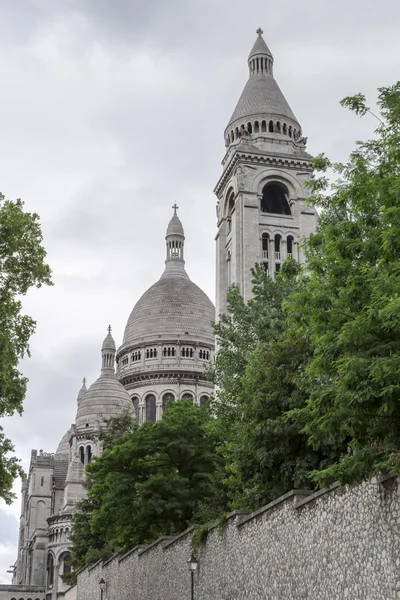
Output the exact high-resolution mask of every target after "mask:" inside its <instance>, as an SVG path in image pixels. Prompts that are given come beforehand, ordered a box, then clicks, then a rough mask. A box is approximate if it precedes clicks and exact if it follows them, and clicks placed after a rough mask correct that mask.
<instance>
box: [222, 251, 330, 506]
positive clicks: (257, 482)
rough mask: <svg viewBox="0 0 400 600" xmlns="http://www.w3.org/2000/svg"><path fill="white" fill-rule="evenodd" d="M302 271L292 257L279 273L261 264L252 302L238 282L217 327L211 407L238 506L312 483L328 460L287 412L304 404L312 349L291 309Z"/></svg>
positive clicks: (256, 503) (258, 502) (233, 501)
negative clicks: (291, 321) (292, 324)
mask: <svg viewBox="0 0 400 600" xmlns="http://www.w3.org/2000/svg"><path fill="white" fill-rule="evenodd" d="M299 274H300V267H299V265H298V264H297V263H295V261H293V260H292V259H289V260H288V261H287V262H286V263H285V264H284V265H283V267H282V271H281V272H280V274H279V275H277V277H276V278H275V280H272V279H270V278H269V277H268V276H267V275H266V274H265V272H264V269H263V268H262V266H261V265H256V268H255V269H254V271H253V276H254V279H253V286H254V287H253V298H252V299H251V300H249V302H247V303H245V302H244V301H243V299H242V297H241V296H240V295H239V293H238V291H237V289H236V288H233V289H231V290H230V291H229V293H228V309H227V312H226V314H224V315H222V316H221V319H220V321H219V322H218V324H217V325H216V327H215V330H216V334H217V340H218V345H219V353H218V355H217V357H216V361H215V379H216V383H217V386H218V388H217V390H218V391H217V392H216V395H215V399H214V401H213V403H212V409H213V410H214V412H215V414H216V415H217V416H218V419H217V421H218V424H219V427H220V429H221V437H222V436H223V433H222V432H224V433H225V439H226V444H225V445H224V446H222V447H221V451H222V452H223V454H224V456H225V459H226V462H227V468H228V469H229V472H230V475H229V477H228V480H227V483H228V487H229V492H230V497H231V507H232V508H245V507H246V508H258V507H259V506H261V505H263V504H265V503H266V502H269V501H271V500H273V499H274V498H276V497H278V496H280V495H281V494H283V493H285V492H287V491H289V490H291V489H293V488H295V487H304V486H307V487H310V485H311V483H312V482H311V479H310V476H309V473H310V471H311V470H312V469H315V468H316V467H319V466H320V464H326V461H329V455H326V454H325V452H324V451H323V450H322V449H318V450H314V449H313V448H311V447H309V446H308V444H307V437H306V435H305V434H304V433H302V432H301V429H302V428H303V426H304V423H303V424H302V423H301V420H300V419H297V420H296V421H293V420H290V419H288V418H287V416H286V413H287V411H289V410H291V409H293V408H302V407H303V406H304V405H305V401H306V399H307V393H308V390H307V388H306V387H305V385H304V381H303V371H304V368H305V365H306V364H307V361H308V359H309V357H310V355H311V353H312V347H311V344H310V340H309V338H308V336H307V335H304V334H302V335H298V333H297V332H296V331H294V329H292V331H290V332H288V326H287V317H286V314H285V310H284V306H285V302H286V301H287V299H288V298H289V297H290V294H291V293H293V292H294V291H295V290H297V289H298V287H299V285H300V284H299ZM329 452H330V450H329Z"/></svg>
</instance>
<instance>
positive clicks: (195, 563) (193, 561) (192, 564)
mask: <svg viewBox="0 0 400 600" xmlns="http://www.w3.org/2000/svg"><path fill="white" fill-rule="evenodd" d="M198 564H199V561H198V560H197V558H196V557H195V556H193V554H192V556H191V557H190V558H189V560H188V567H189V571H196V570H197V566H198Z"/></svg>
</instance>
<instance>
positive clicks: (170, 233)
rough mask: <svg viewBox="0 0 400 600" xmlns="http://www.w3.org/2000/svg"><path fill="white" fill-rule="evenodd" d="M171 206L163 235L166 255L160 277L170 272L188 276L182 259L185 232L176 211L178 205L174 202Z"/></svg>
mask: <svg viewBox="0 0 400 600" xmlns="http://www.w3.org/2000/svg"><path fill="white" fill-rule="evenodd" d="M172 208H173V210H174V214H173V215H172V219H171V220H170V222H169V224H168V227H167V234H166V236H165V241H166V251H167V256H166V260H165V271H164V273H163V275H162V277H165V276H168V275H171V274H173V275H182V276H184V277H188V275H187V273H186V271H185V259H184V246H185V233H184V231H183V227H182V223H181V221H180V219H179V217H178V215H177V212H176V211H177V210H178V208H179V206H177V204H176V202H175V204H174V205H173V207H172Z"/></svg>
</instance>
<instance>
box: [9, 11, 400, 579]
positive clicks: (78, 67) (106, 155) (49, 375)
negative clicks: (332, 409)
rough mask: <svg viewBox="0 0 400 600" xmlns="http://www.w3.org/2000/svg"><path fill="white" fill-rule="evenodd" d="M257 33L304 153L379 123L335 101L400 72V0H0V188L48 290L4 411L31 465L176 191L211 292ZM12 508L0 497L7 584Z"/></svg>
mask: <svg viewBox="0 0 400 600" xmlns="http://www.w3.org/2000/svg"><path fill="white" fill-rule="evenodd" d="M247 7H248V9H249V10H248V11H247V12H246V8H247ZM259 26H261V27H262V28H263V29H264V37H265V40H266V42H267V44H268V45H269V47H270V49H271V51H272V53H273V55H274V59H275V66H274V71H275V77H276V79H277V81H278V83H279V85H280V87H281V88H282V90H283V92H284V94H285V96H286V98H287V100H288V101H289V103H290V105H291V107H292V109H293V111H294V113H295V114H296V116H297V118H298V119H299V121H300V123H301V125H302V127H303V131H304V135H306V136H308V140H309V143H308V150H309V151H310V152H311V153H312V154H316V153H319V152H322V151H325V152H326V153H327V154H328V155H329V156H330V157H331V158H332V159H334V160H345V159H346V157H347V155H348V153H349V151H350V150H351V148H352V147H353V143H354V140H356V139H363V138H366V137H369V136H370V135H371V134H372V131H373V129H374V127H375V125H376V123H375V122H374V121H373V119H372V117H368V118H365V119H364V120H360V119H358V118H357V117H355V116H353V115H351V114H349V113H346V111H345V110H344V109H341V108H340V106H339V104H338V102H339V100H340V99H341V98H342V97H344V96H346V95H350V94H353V93H356V92H363V93H365V94H366V95H367V97H368V98H369V100H370V101H371V103H374V101H375V98H376V89H377V88H378V87H380V86H386V85H391V84H394V83H395V82H396V81H397V80H398V79H399V78H400V2H399V1H398V0H381V1H380V2H379V3H376V1H373V0H336V1H335V2H324V1H322V0H303V2H298V1H297V0H280V2H271V1H268V0H253V1H252V2H251V3H245V2H243V1H241V0H190V1H189V0H169V1H168V2H167V1H166V0H147V1H146V2H144V1H140V0H0V191H1V192H2V193H4V194H5V195H6V196H7V197H8V198H11V199H15V198H17V197H21V198H22V199H23V200H24V201H25V203H26V208H27V209H29V210H31V211H36V212H38V213H39V214H40V216H41V220H42V226H43V233H44V240H45V246H46V248H47V251H48V260H49V262H50V265H51V268H52V270H53V279H54V283H55V285H54V287H52V288H49V289H40V290H35V291H34V292H32V293H30V294H29V296H28V297H27V298H26V302H25V307H24V308H25V310H26V312H27V313H28V314H30V315H31V316H33V317H34V318H35V319H36V320H37V333H36V334H35V336H34V338H33V339H32V343H31V350H32V358H31V359H29V360H28V361H24V364H23V371H24V374H26V375H27V376H28V377H29V380H30V382H29V388H28V394H27V398H26V401H25V412H24V415H23V416H22V417H19V416H15V417H12V418H9V419H6V420H4V421H3V426H4V428H5V431H6V433H7V434H8V435H9V436H10V437H11V438H12V439H13V440H14V442H15V446H16V452H17V454H18V456H20V457H21V458H22V460H23V466H24V468H25V469H27V468H28V465H29V457H30V450H31V448H37V449H40V448H42V449H43V450H44V451H48V452H54V451H55V449H56V447H57V444H58V441H59V440H60V438H61V437H62V435H63V434H64V433H65V431H66V430H67V429H68V428H69V426H70V423H71V422H72V421H73V420H74V416H75V408H76V396H77V393H78V390H79V388H80V385H81V380H82V378H83V377H84V376H86V377H87V379H88V382H89V383H92V382H93V381H94V380H95V379H96V378H97V376H98V373H99V369H100V347H101V342H102V340H103V338H104V337H105V334H106V328H107V326H108V324H109V323H111V325H112V327H113V334H114V336H115V339H116V343H117V345H119V344H120V343H121V340H122V335H123V330H124V327H125V323H126V321H127V319H128V316H129V313H130V311H131V310H132V308H133V306H134V304H135V303H136V301H137V300H138V299H139V297H140V296H141V294H142V293H143V292H144V291H145V290H146V289H147V288H148V287H149V286H150V285H151V284H152V283H154V282H155V281H156V280H157V279H158V278H159V276H160V274H161V272H162V270H163V265H164V235H165V229H166V226H167V224H168V221H169V219H170V217H171V214H172V209H171V206H172V204H173V203H174V202H175V201H176V202H177V203H178V205H179V207H180V209H179V216H180V218H181V220H182V222H183V225H184V228H185V233H186V266H187V270H188V273H189V275H190V276H191V278H192V279H193V280H194V281H195V282H196V283H197V284H198V285H200V286H201V287H202V288H203V289H204V290H205V291H206V292H207V294H208V295H209V296H210V298H211V299H212V300H214V277H215V274H214V236H215V233H216V219H215V198H214V196H213V188H214V185H215V183H216V182H217V179H218V177H219V175H220V173H221V166H220V162H221V159H222V157H223V154H224V139H223V131H224V128H225V126H226V124H227V122H228V120H229V118H230V116H231V113H232V112H233V109H234V107H235V104H236V102H237V100H238V98H239V95H240V93H241V91H242V89H243V87H244V85H245V82H246V80H247V62H246V59H247V55H248V53H249V51H250V49H251V47H252V45H253V43H254V40H255V38H256V34H255V31H256V29H257V27H259ZM19 487H20V484H19V482H18V483H17V484H16V486H15V489H16V491H17V492H19ZM18 514H19V501H17V502H16V503H15V504H14V505H13V506H11V507H6V506H4V504H1V505H0V583H1V582H4V583H5V582H8V581H9V576H8V575H6V573H5V571H6V569H7V568H8V567H9V565H11V564H13V562H14V560H15V558H16V542H17V518H16V517H17V516H18Z"/></svg>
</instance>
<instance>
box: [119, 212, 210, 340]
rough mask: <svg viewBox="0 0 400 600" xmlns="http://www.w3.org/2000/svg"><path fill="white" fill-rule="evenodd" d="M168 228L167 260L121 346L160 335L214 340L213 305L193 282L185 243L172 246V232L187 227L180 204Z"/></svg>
mask: <svg viewBox="0 0 400 600" xmlns="http://www.w3.org/2000/svg"><path fill="white" fill-rule="evenodd" d="M173 208H174V211H175V214H174V215H173V217H172V219H171V221H170V223H169V225H168V228H167V235H166V240H167V260H166V261H165V271H164V273H163V274H162V276H161V278H160V279H159V280H158V281H157V282H156V283H155V284H154V285H152V286H151V287H150V288H149V289H148V290H147V291H146V292H145V293H144V294H143V296H142V297H141V298H140V299H139V300H138V302H137V303H136V304H135V306H134V308H133V310H132V312H131V314H130V317H129V319H128V322H127V325H126V328H125V333H124V339H123V342H122V347H124V346H131V345H134V344H136V343H138V342H140V341H142V340H143V339H144V340H146V341H147V340H148V341H151V340H154V342H156V341H158V340H159V339H160V338H164V339H165V337H168V338H172V339H174V338H176V339H177V338H181V339H185V336H190V338H191V339H193V338H195V339H196V338H197V339H206V340H208V341H209V343H213V339H214V333H213V326H212V323H213V321H214V319H215V309H214V305H213V303H212V302H211V300H210V299H209V298H208V296H207V295H206V294H205V293H204V292H203V290H201V289H200V288H199V287H198V286H197V285H196V284H195V283H193V282H192V281H191V280H190V278H189V275H188V274H187V272H186V270H185V261H184V258H183V241H182V245H181V246H179V249H178V250H176V251H175V252H173V249H172V252H171V248H170V247H169V242H170V239H169V236H171V235H176V234H179V235H180V236H182V237H183V238H184V231H183V227H182V223H181V221H180V219H179V217H178V216H177V215H176V209H177V206H176V205H175V206H174V207H173Z"/></svg>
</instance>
